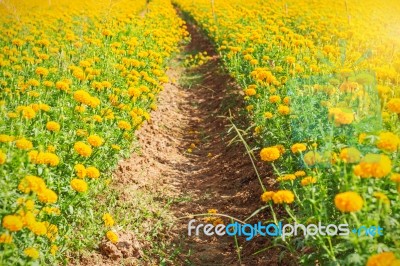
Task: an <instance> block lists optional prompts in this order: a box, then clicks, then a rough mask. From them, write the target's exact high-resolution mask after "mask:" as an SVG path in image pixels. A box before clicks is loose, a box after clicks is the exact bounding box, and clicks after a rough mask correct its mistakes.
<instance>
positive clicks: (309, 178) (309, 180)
mask: <svg viewBox="0 0 400 266" xmlns="http://www.w3.org/2000/svg"><path fill="white" fill-rule="evenodd" d="M315 183H317V179H316V178H315V177H312V176H307V177H305V178H303V179H302V180H301V181H300V184H301V185H302V186H308V185H310V184H315Z"/></svg>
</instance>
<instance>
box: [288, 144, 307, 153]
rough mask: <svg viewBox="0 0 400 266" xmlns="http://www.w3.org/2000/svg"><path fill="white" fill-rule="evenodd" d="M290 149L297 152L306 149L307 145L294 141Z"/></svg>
mask: <svg viewBox="0 0 400 266" xmlns="http://www.w3.org/2000/svg"><path fill="white" fill-rule="evenodd" d="M290 149H291V150H292V152H293V153H298V152H303V151H305V150H307V146H306V145H305V144H304V143H295V144H293V145H292V147H291V148H290Z"/></svg>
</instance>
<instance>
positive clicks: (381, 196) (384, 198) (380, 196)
mask: <svg viewBox="0 0 400 266" xmlns="http://www.w3.org/2000/svg"><path fill="white" fill-rule="evenodd" d="M372 195H373V196H374V197H375V198H377V199H378V200H380V201H382V202H383V203H385V204H390V200H389V198H388V197H387V196H386V194H384V193H382V192H374V193H373V194H372Z"/></svg>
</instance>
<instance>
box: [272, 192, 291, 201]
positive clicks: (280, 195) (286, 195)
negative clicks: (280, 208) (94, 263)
mask: <svg viewBox="0 0 400 266" xmlns="http://www.w3.org/2000/svg"><path fill="white" fill-rule="evenodd" d="M272 200H273V201H274V203H275V204H282V203H288V204H290V203H292V202H293V201H294V194H293V192H292V191H290V190H279V191H278V192H276V193H275V194H274V195H273V196H272Z"/></svg>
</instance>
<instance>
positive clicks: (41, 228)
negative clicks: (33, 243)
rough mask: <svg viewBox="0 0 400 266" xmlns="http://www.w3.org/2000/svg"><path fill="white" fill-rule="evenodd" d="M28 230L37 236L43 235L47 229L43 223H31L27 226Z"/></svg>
mask: <svg viewBox="0 0 400 266" xmlns="http://www.w3.org/2000/svg"><path fill="white" fill-rule="evenodd" d="M28 228H29V230H31V232H32V233H34V234H35V235H37V236H41V235H45V234H46V233H47V228H46V226H45V224H44V223H43V222H36V221H35V222H33V223H31V224H29V225H28Z"/></svg>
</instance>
